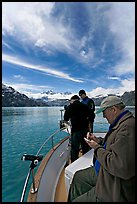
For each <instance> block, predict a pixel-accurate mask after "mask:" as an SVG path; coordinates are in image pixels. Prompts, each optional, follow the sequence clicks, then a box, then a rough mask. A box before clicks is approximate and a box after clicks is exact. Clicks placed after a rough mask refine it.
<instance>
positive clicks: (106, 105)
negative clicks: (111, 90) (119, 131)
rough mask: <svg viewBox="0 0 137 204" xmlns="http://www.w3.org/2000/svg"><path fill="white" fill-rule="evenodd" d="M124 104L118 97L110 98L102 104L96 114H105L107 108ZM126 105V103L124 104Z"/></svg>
mask: <svg viewBox="0 0 137 204" xmlns="http://www.w3.org/2000/svg"><path fill="white" fill-rule="evenodd" d="M119 103H123V101H122V100H121V98H120V97H118V96H108V97H106V98H105V99H103V101H102V102H101V105H100V108H99V109H98V110H97V111H96V114H98V113H100V112H103V111H104V110H105V109H106V108H109V107H111V106H114V105H117V104H119ZM123 104H124V103H123Z"/></svg>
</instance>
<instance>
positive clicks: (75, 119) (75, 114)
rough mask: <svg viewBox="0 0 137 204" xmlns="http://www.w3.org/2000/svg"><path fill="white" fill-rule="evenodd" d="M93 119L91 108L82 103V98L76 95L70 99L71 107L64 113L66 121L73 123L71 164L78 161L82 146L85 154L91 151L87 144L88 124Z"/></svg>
mask: <svg viewBox="0 0 137 204" xmlns="http://www.w3.org/2000/svg"><path fill="white" fill-rule="evenodd" d="M91 119H92V116H91V111H90V110H89V107H88V106H87V105H85V104H83V103H81V102H80V98H79V96H77V95H74V96H72V97H71V99H70V105H69V106H68V107H67V109H66V110H65V113H64V120H65V121H69V120H70V122H71V126H72V127H71V162H73V161H75V160H76V159H78V156H79V148H80V145H81V148H82V152H83V154H85V153H86V152H88V151H89V150H90V147H89V145H88V144H87V143H86V142H85V140H84V137H86V135H87V132H88V131H89V126H88V123H89V121H90V120H91Z"/></svg>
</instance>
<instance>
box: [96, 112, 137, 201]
mask: <svg viewBox="0 0 137 204" xmlns="http://www.w3.org/2000/svg"><path fill="white" fill-rule="evenodd" d="M106 137H107V145H106V149H104V148H102V147H101V146H100V145H98V147H97V148H96V149H95V157H96V158H97V160H98V161H99V162H100V164H101V166H100V170H99V174H98V178H97V183H96V195H97V197H98V198H99V199H101V200H103V201H104V202H134V201H135V118H134V117H133V115H132V113H130V112H128V113H126V114H125V115H124V116H123V117H122V118H121V119H120V120H119V121H118V123H117V124H116V125H115V126H114V127H113V128H112V132H111V133H108V134H107V135H106ZM99 147H100V148H99Z"/></svg>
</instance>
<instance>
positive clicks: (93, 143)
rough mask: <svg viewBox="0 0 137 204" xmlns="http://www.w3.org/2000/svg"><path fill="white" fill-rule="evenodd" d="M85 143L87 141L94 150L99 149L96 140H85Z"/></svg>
mask: <svg viewBox="0 0 137 204" xmlns="http://www.w3.org/2000/svg"><path fill="white" fill-rule="evenodd" d="M85 141H86V142H87V144H88V145H89V146H90V147H91V148H93V149H95V148H96V147H97V145H98V143H97V142H95V141H94V140H85Z"/></svg>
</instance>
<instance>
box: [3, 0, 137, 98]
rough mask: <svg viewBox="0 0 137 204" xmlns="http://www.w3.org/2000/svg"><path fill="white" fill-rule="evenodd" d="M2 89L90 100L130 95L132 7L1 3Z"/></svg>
mask: <svg viewBox="0 0 137 204" xmlns="http://www.w3.org/2000/svg"><path fill="white" fill-rule="evenodd" d="M2 83H4V84H5V85H7V86H12V87H13V88H14V89H16V90H17V91H19V92H20V93H24V94H26V95H27V96H29V97H33V98H38V97H39V96H40V94H41V93H44V92H45V91H48V90H52V91H53V92H56V93H64V92H71V93H72V94H78V92H79V90H80V89H84V90H85V91H86V92H87V94H88V95H89V96H90V97H96V96H101V95H107V94H112V93H113V94H119V95H122V94H123V93H124V92H126V91H134V90H135V2H2Z"/></svg>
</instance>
